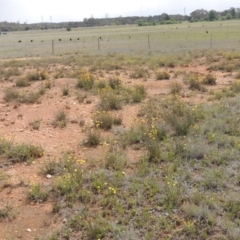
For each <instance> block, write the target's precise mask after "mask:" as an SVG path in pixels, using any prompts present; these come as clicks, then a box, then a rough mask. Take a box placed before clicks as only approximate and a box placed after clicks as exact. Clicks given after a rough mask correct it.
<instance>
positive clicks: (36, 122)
mask: <svg viewBox="0 0 240 240" xmlns="http://www.w3.org/2000/svg"><path fill="white" fill-rule="evenodd" d="M40 125H41V119H39V118H38V119H35V120H33V121H31V122H30V123H29V126H30V127H31V128H32V129H33V130H39V128H40Z"/></svg>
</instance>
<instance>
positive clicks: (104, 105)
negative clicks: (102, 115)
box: [100, 92, 122, 111]
mask: <svg viewBox="0 0 240 240" xmlns="http://www.w3.org/2000/svg"><path fill="white" fill-rule="evenodd" d="M100 108H101V109H102V110H103V111H109V110H120V109H122V100H121V98H120V96H118V95H116V94H115V93H113V92H110V93H106V94H102V95H101V103H100Z"/></svg>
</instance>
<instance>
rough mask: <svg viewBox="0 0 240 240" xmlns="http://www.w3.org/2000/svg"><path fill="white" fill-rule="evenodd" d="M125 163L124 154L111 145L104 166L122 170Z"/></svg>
mask: <svg viewBox="0 0 240 240" xmlns="http://www.w3.org/2000/svg"><path fill="white" fill-rule="evenodd" d="M126 164H127V160H126V156H125V155H124V153H123V151H121V150H120V149H119V148H118V147H116V146H114V145H112V146H111V148H110V149H109V152H108V153H107V154H106V157H105V168H107V169H113V170H122V169H123V168H124V167H125V166H126Z"/></svg>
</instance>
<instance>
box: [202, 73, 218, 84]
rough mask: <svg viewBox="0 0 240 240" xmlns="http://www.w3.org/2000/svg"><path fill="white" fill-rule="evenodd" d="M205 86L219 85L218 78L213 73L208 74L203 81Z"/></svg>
mask: <svg viewBox="0 0 240 240" xmlns="http://www.w3.org/2000/svg"><path fill="white" fill-rule="evenodd" d="M202 83H203V84H206V85H216V84H217V78H216V76H214V75H213V74H211V73H208V74H207V75H206V76H205V77H204V78H203V81H202Z"/></svg>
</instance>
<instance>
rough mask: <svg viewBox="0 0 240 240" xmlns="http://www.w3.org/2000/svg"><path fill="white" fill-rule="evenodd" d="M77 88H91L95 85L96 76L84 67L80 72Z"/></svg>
mask: <svg viewBox="0 0 240 240" xmlns="http://www.w3.org/2000/svg"><path fill="white" fill-rule="evenodd" d="M77 78H78V81H77V85H76V87H77V88H83V89H84V90H87V91H88V90H91V89H92V88H93V86H94V77H93V75H92V74H91V73H89V72H88V71H87V70H85V69H82V70H80V71H79V72H78V76H77Z"/></svg>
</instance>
